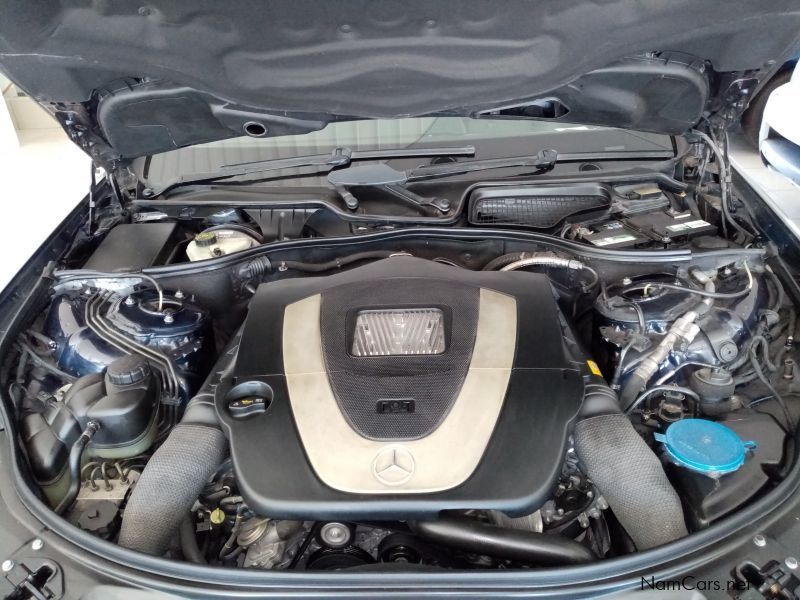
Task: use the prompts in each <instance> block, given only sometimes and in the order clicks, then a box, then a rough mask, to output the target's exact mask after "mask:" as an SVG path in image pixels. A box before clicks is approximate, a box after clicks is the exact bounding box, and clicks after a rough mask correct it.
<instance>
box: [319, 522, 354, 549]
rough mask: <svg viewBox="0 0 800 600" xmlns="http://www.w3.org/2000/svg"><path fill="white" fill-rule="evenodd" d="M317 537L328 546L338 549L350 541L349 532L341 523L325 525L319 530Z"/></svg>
mask: <svg viewBox="0 0 800 600" xmlns="http://www.w3.org/2000/svg"><path fill="white" fill-rule="evenodd" d="M319 536H320V538H321V539H322V541H323V542H324V543H325V544H327V545H328V546H333V547H334V548H339V547H341V546H344V545H346V544H347V543H348V542H349V541H350V530H349V529H348V528H347V526H346V525H344V524H342V523H326V524H325V525H323V526H322V529H320V532H319Z"/></svg>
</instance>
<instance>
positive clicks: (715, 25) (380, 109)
mask: <svg viewBox="0 0 800 600" xmlns="http://www.w3.org/2000/svg"><path fill="white" fill-rule="evenodd" d="M798 32H800V6H799V5H798V3H797V2H796V1H794V0H783V1H781V0H774V1H773V2H769V3H761V2H758V3H756V2H752V1H751V0H706V1H703V2H696V1H695V0H674V1H672V2H641V0H609V1H606V0H602V1H599V2H598V1H592V2H589V1H577V0H538V1H533V0H507V1H505V2H502V3H495V2H491V1H488V0H442V1H431V0H404V1H400V0H382V1H380V2H376V1H372V0H339V1H337V2H324V1H320V0H315V1H310V0H308V1H306V0H294V1H293V2H291V3H287V2H284V1H266V0H265V1H261V2H254V1H228V2H219V1H218V0H186V1H180V2H177V1H175V0H170V1H161V0H150V1H146V2H141V1H137V2H129V1H119V2H105V1H101V0H94V1H88V2H87V1H86V0H61V1H60V2H45V1H31V0H7V1H6V2H3V3H2V4H0V70H3V71H4V72H5V73H6V74H7V75H8V76H9V77H10V78H11V79H12V80H13V81H14V82H15V83H17V84H18V85H19V87H20V88H22V89H23V90H25V91H26V92H27V93H28V94H30V95H31V96H32V97H33V98H34V99H36V100H37V101H38V102H39V103H40V104H41V105H42V106H44V107H45V108H46V109H47V110H48V111H50V112H51V113H53V114H54V115H55V116H56V118H57V119H58V120H59V121H60V122H61V123H62V125H63V126H64V127H65V129H67V131H68V133H69V134H70V136H71V137H72V139H73V140H74V141H75V142H76V143H78V144H79V145H80V146H81V147H83V148H84V149H85V150H86V151H87V152H89V153H90V154H91V155H92V156H93V158H94V159H95V160H96V162H98V163H99V164H102V165H109V164H110V165H112V166H118V165H119V164H120V163H125V162H126V161H127V160H128V159H132V158H134V157H138V156H144V155H149V154H154V153H157V152H163V151H167V150H171V149H174V148H178V147H183V146H188V145H193V144H198V143H203V142H209V141H214V140H219V139H224V138H228V137H233V136H238V135H244V134H249V135H257V136H279V135H287V134H298V133H303V132H308V131H313V130H317V129H320V128H322V127H324V126H325V125H326V124H327V123H329V122H331V121H336V120H351V119H369V118H378V117H380V118H394V117H406V116H421V115H461V116H471V117H491V118H543V119H558V120H564V121H568V122H571V123H585V124H593V125H610V126H618V127H624V128H630V129H637V130H643V131H651V132H659V133H668V134H680V133H683V132H685V131H686V130H688V129H690V128H692V127H693V126H694V125H695V124H697V123H698V121H699V120H701V119H702V118H707V119H727V120H731V121H732V120H733V118H735V117H736V116H737V115H738V113H739V112H741V110H743V109H744V108H745V106H746V104H747V101H748V99H749V97H750V96H751V95H752V93H753V92H754V91H755V90H756V89H757V86H758V82H759V81H763V80H764V78H765V77H767V76H768V75H769V74H770V73H771V72H772V71H774V70H775V69H777V68H778V67H779V66H780V64H781V63H782V62H783V60H784V59H785V58H787V57H789V56H791V55H792V54H793V53H794V52H795V49H796V48H797V37H798Z"/></svg>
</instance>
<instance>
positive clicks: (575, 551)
mask: <svg viewBox="0 0 800 600" xmlns="http://www.w3.org/2000/svg"><path fill="white" fill-rule="evenodd" d="M409 526H410V528H411V530H412V531H413V532H414V533H415V534H416V535H418V536H419V537H421V538H424V539H425V540H427V541H429V542H433V543H436V544H440V545H442V546H447V547H450V548H458V549H459V550H464V551H465V552H475V553H477V554H486V555H488V556H494V557H496V558H505V559H510V560H516V561H519V562H522V563H527V564H535V565H546V566H557V565H577V564H582V563H587V562H592V561H595V560H597V557H596V556H595V555H594V553H593V552H592V551H591V550H590V549H589V548H587V547H586V546H584V545H582V544H579V543H578V542H576V541H575V540H572V539H570V538H568V537H564V536H562V535H558V534H549V533H536V532H532V531H524V530H521V529H507V528H504V527H497V526H496V525H490V524H488V523H483V522H481V521H476V520H475V519H470V518H467V517H455V516H450V515H443V516H440V517H439V519H437V520H436V521H411V522H409Z"/></svg>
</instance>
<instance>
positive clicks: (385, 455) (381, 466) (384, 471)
mask: <svg viewBox="0 0 800 600" xmlns="http://www.w3.org/2000/svg"><path fill="white" fill-rule="evenodd" d="M414 467H415V463H414V457H413V456H412V454H411V452H409V451H408V450H406V449H405V448H404V447H403V446H387V447H386V448H383V449H382V450H381V451H380V452H378V455H377V456H376V457H375V460H374V461H372V474H373V475H375V479H377V480H378V481H380V482H381V483H385V484H386V485H402V484H404V483H405V482H406V481H408V480H409V479H411V476H412V475H413V474H414Z"/></svg>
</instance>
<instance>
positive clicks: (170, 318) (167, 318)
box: [164, 313, 175, 325]
mask: <svg viewBox="0 0 800 600" xmlns="http://www.w3.org/2000/svg"><path fill="white" fill-rule="evenodd" d="M174 322H175V317H173V316H172V313H167V314H165V315H164V323H166V324H167V325H170V324H171V323H174Z"/></svg>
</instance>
